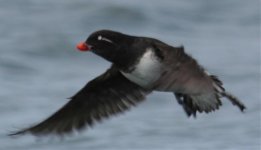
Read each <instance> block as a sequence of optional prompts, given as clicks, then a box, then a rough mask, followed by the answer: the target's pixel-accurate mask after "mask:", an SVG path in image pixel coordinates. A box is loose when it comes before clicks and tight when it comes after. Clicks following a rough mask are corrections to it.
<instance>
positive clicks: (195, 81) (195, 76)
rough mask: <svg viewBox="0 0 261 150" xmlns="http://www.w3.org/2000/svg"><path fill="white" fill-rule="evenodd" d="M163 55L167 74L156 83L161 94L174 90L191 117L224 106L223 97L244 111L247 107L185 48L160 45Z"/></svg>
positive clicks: (159, 48) (159, 49) (156, 87)
mask: <svg viewBox="0 0 261 150" xmlns="http://www.w3.org/2000/svg"><path fill="white" fill-rule="evenodd" d="M156 47H157V48H158V51H159V52H160V53H161V56H162V58H163V59H162V63H163V64H164V65H163V67H164V68H162V70H163V74H162V76H161V77H160V79H159V80H158V81H157V82H156V83H155V86H154V88H155V89H157V90H159V91H172V92H174V93H175V96H176V99H177V100H178V102H179V104H181V105H182V106H183V108H184V110H185V112H186V113H187V115H188V116H190V115H194V116H196V112H197V111H198V112H207V113H208V112H211V111H214V110H216V109H218V108H219V107H220V106H221V105H222V103H221V100H220V98H222V97H226V98H227V99H228V100H230V101H231V102H232V103H233V104H235V105H237V106H238V107H239V108H240V110H241V111H243V110H244V109H245V106H244V105H243V104H242V103H241V102H240V101H239V100H238V99H237V98H235V96H232V95H231V94H229V93H228V92H226V91H225V89H224V88H223V86H222V82H221V81H220V80H219V79H218V78H217V77H216V76H213V75H209V74H208V73H207V72H206V71H205V70H204V69H203V68H202V67H201V66H200V65H199V64H198V63H197V61H196V60H195V59H193V58H192V57H191V56H189V55H187V54H186V53H185V52H184V48H183V47H171V46H168V45H164V44H160V43H159V44H158V45H156Z"/></svg>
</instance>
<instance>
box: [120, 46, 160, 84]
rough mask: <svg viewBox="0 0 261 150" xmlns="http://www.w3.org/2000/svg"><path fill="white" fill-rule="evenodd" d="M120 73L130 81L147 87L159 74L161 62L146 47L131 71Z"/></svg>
mask: <svg viewBox="0 0 261 150" xmlns="http://www.w3.org/2000/svg"><path fill="white" fill-rule="evenodd" d="M121 73H122V74H123V75H124V76H125V77H126V78H127V79H129V80H130V81H132V82H134V83H136V84H138V85H140V86H141V87H144V88H148V87H150V86H152V85H153V83H154V82H155V81H156V80H158V79H159V77H160V76H161V62H160V61H159V59H158V58H157V56H156V55H155V53H154V52H153V51H152V50H151V49H148V50H147V51H146V52H145V53H144V54H143V55H142V57H141V58H140V60H139V61H138V63H137V64H136V66H135V67H134V69H133V70H132V71H131V72H124V71H121Z"/></svg>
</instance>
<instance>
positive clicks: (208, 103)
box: [174, 75, 246, 117]
mask: <svg viewBox="0 0 261 150" xmlns="http://www.w3.org/2000/svg"><path fill="white" fill-rule="evenodd" d="M210 77H211V79H212V81H213V86H214V90H215V92H213V93H208V94H198V95H189V94H183V93H174V94H175V96H176V99H177V101H178V103H179V104H180V105H182V106H183V109H184V111H185V112H186V114H187V115H188V116H191V115H193V116H194V117H196V113H197V112H199V113H201V112H206V113H208V112H211V111H215V110H217V109H219V107H220V106H221V105H222V102H221V98H223V97H225V98H227V99H228V100H229V101H230V102H232V104H234V105H236V106H238V107H239V109H240V110H241V111H242V112H243V111H244V109H245V108H246V107H245V106H244V104H243V103H242V102H241V101H240V100H239V99H238V98H236V97H235V96H233V95H232V94H230V93H229V92H227V91H226V90H225V88H224V87H223V86H222V85H223V84H222V82H221V81H220V80H219V79H218V78H217V76H214V75H210Z"/></svg>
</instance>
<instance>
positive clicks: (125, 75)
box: [10, 30, 246, 135]
mask: <svg viewBox="0 0 261 150" xmlns="http://www.w3.org/2000/svg"><path fill="white" fill-rule="evenodd" d="M77 48H78V49H79V50H81V51H90V52H93V53H95V54H97V55H98V56H100V57H102V58H104V59H106V60H107V61H109V62H111V63H112V66H111V67H110V68H109V69H108V70H107V71H105V73H103V74H101V75H100V76H98V77H96V78H95V79H93V80H92V81H90V82H89V83H87V84H86V85H85V86H84V87H83V88H82V89H81V90H80V91H79V92H78V93H76V94H75V95H74V96H72V97H71V98H70V101H69V102H68V103H67V104H65V105H64V106H63V107H62V108H61V109H59V110H58V111H57V112H55V113H54V114H53V115H51V116H50V117H49V118H47V119H46V120H44V121H42V122H40V123H39V124H36V125H33V126H31V127H28V128H25V129H22V130H20V131H16V132H13V133H11V134H10V135H21V134H26V133H31V134H33V135H46V134H54V135H64V134H67V133H71V132H72V131H74V130H81V129H84V128H86V127H91V126H93V125H94V124H95V123H96V122H99V121H101V120H103V119H105V118H108V117H110V116H113V115H116V114H118V113H121V112H123V111H126V110H128V109H129V108H130V107H132V106H136V105H137V104H139V103H140V102H142V101H144V100H145V98H146V96H147V95H148V94H150V93H152V92H153V91H164V92H172V93H173V94H174V95H175V97H176V100H177V102H178V103H179V104H180V105H181V106H182V107H183V109H184V111H185V113H186V114H187V116H194V117H195V116H196V114H197V113H202V112H205V113H208V112H212V111H215V110H217V109H219V107H220V106H221V105H222V102H221V98H226V99H227V100H229V101H230V102H232V104H234V105H235V106H237V107H238V108H239V109H240V110H241V111H244V109H245V108H246V107H245V106H244V104H243V103H242V102H240V100H239V99H238V98H236V97H235V96H233V95H232V94H230V93H229V92H227V91H226V90H225V88H224V87H223V85H222V82H221V81H220V80H219V79H218V77H217V76H215V75H211V74H209V73H208V72H207V71H205V69H204V68H203V67H202V66H200V65H199V64H198V62H197V61H196V60H195V59H194V58H192V57H191V56H190V55H188V54H186V53H185V51H184V47H183V46H181V47H174V46H171V45H168V44H166V43H164V42H162V41H160V40H157V39H154V38H149V37H138V36H131V35H127V34H123V33H120V32H115V31H110V30H100V31H96V32H94V33H92V34H91V35H90V36H89V37H88V38H87V40H86V41H85V42H81V43H79V44H78V45H77Z"/></svg>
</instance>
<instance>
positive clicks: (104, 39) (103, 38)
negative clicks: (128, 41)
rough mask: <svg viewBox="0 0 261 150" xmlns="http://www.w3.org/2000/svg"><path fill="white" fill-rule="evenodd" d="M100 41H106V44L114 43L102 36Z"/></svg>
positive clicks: (99, 38)
mask: <svg viewBox="0 0 261 150" xmlns="http://www.w3.org/2000/svg"><path fill="white" fill-rule="evenodd" d="M98 40H99V41H100V40H103V41H106V42H109V43H113V42H112V41H111V40H109V39H107V38H105V37H102V36H101V35H99V36H98Z"/></svg>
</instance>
